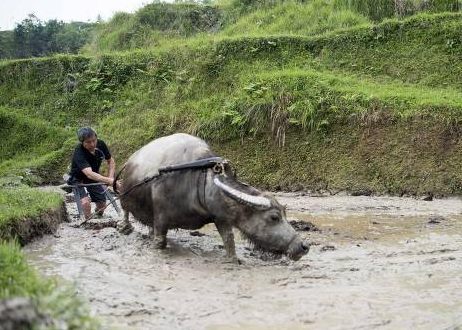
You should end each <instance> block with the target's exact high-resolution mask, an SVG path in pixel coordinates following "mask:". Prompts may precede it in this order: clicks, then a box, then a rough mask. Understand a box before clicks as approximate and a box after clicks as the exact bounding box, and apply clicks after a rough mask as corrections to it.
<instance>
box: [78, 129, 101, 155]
mask: <svg viewBox="0 0 462 330" xmlns="http://www.w3.org/2000/svg"><path fill="white" fill-rule="evenodd" d="M77 137H78V139H79V141H80V143H82V145H83V147H84V148H85V149H87V150H88V151H90V152H93V151H95V148H96V142H98V139H97V135H96V132H95V131H94V130H93V128H91V127H89V126H84V127H80V128H79V130H78V131H77Z"/></svg>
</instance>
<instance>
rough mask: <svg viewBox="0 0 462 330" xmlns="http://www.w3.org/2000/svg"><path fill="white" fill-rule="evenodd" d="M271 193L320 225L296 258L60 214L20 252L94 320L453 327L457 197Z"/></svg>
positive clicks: (459, 313)
mask: <svg viewBox="0 0 462 330" xmlns="http://www.w3.org/2000/svg"><path fill="white" fill-rule="evenodd" d="M277 198H278V199H279V201H280V202H281V203H283V204H286V205H287V209H288V211H289V218H290V219H297V220H303V221H310V222H312V223H314V224H315V225H316V226H317V227H318V228H319V229H320V231H317V232H301V234H302V235H303V236H304V237H305V238H306V239H307V240H308V241H310V242H311V243H313V245H312V247H311V251H310V253H309V254H308V255H307V256H305V257H304V258H302V260H300V261H299V262H292V261H289V260H287V259H285V258H282V259H279V260H268V258H267V257H266V256H265V255H261V254H259V253H255V252H253V251H252V250H251V249H250V248H249V247H247V246H246V245H245V243H244V242H242V241H238V243H237V245H238V255H239V257H240V258H241V259H243V261H244V262H245V264H244V265H234V264H226V263H222V262H221V261H222V259H223V256H224V250H223V246H222V242H221V239H220V237H219V235H218V234H217V232H216V230H215V229H214V228H213V226H207V227H205V228H203V229H201V230H200V233H201V234H204V235H203V236H192V235H191V234H190V232H189V231H183V230H178V231H172V232H170V233H169V235H168V240H169V241H168V242H169V243H168V244H169V247H168V249H167V250H165V251H157V250H155V249H154V248H153V244H152V239H151V238H150V237H149V235H148V231H147V229H146V228H143V227H139V226H138V227H137V228H136V231H135V232H134V233H132V234H131V235H129V236H124V235H120V234H119V233H118V232H117V231H116V230H115V229H114V228H104V229H101V230H85V229H80V228H73V227H71V226H70V225H69V224H63V225H62V226H61V227H60V228H59V230H58V232H57V236H59V237H53V236H48V237H45V238H43V239H41V240H39V241H36V242H34V243H31V244H30V245H28V246H27V247H26V248H25V251H26V253H27V255H28V258H29V260H30V261H31V262H32V263H33V264H34V265H35V266H36V267H37V268H38V270H39V271H40V272H41V273H43V274H46V275H54V276H58V277H59V278H61V279H62V280H64V281H71V282H75V283H76V286H77V288H78V290H79V292H80V293H81V294H82V295H83V296H84V297H85V298H86V299H87V300H88V301H90V307H91V309H92V312H93V313H94V314H95V315H97V316H99V317H100V319H101V320H102V321H103V322H104V324H105V326H106V328H112V329H143V330H144V329H220V330H225V329H227V330H228V329H229V330H231V329H233V330H234V329H252V330H253V329H295V330H297V329H375V328H377V329H432V330H433V329H454V330H455V329H460V328H462V231H461V230H462V201H461V200H460V199H458V198H453V199H445V200H434V201H431V202H426V201H419V200H415V199H404V198H389V197H380V198H379V197H348V196H343V197H342V196H337V197H309V196H301V195H296V194H279V195H277ZM67 205H68V211H69V214H70V216H71V217H73V216H75V214H76V210H75V207H74V205H73V204H67ZM113 216H115V213H114V211H113V210H108V212H107V214H106V219H103V220H101V221H103V222H104V221H107V220H108V219H110V218H111V217H113Z"/></svg>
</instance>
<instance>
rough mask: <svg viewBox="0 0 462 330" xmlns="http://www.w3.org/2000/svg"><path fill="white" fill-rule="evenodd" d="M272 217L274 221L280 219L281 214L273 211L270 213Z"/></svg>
mask: <svg viewBox="0 0 462 330" xmlns="http://www.w3.org/2000/svg"><path fill="white" fill-rule="evenodd" d="M270 219H271V221H274V222H277V221H279V220H280V217H279V214H277V213H271V214H270Z"/></svg>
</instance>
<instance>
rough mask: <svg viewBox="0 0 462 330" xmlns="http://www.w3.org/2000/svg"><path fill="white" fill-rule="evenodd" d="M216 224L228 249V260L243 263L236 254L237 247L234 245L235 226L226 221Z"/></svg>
mask: <svg viewBox="0 0 462 330" xmlns="http://www.w3.org/2000/svg"><path fill="white" fill-rule="evenodd" d="M215 226H216V227H217V229H218V232H219V233H220V236H221V239H222V240H223V244H224V246H225V250H226V259H227V262H232V263H238V264H241V263H242V261H241V260H239V259H238V257H237V256H236V247H235V245H234V233H233V227H232V226H230V225H229V224H226V223H221V222H218V223H217V222H216V223H215Z"/></svg>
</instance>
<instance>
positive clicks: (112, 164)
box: [107, 157, 115, 179]
mask: <svg viewBox="0 0 462 330" xmlns="http://www.w3.org/2000/svg"><path fill="white" fill-rule="evenodd" d="M107 166H108V168H109V175H108V177H110V178H111V179H114V173H115V160H114V157H111V158H109V159H108V160H107Z"/></svg>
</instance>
